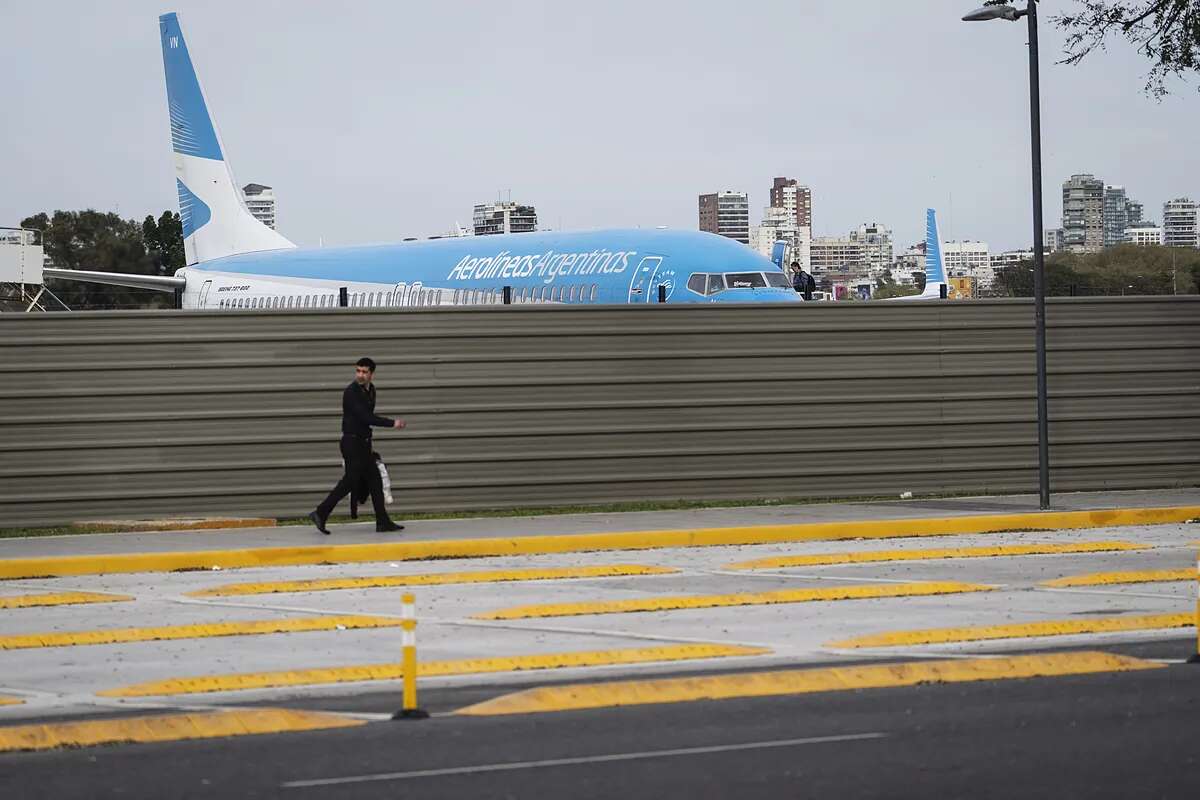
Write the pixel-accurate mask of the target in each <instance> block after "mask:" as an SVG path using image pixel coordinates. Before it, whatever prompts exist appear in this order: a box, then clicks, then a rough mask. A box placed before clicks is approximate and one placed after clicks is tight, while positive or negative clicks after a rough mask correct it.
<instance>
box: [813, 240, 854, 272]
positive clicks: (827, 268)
mask: <svg viewBox="0 0 1200 800" xmlns="http://www.w3.org/2000/svg"><path fill="white" fill-rule="evenodd" d="M864 244H865V242H862V241H860V240H858V239H852V238H850V237H849V236H814V237H813V240H812V250H811V257H810V261H811V264H812V273H813V274H814V275H816V274H819V273H824V272H842V273H850V272H856V273H857V272H866V268H867V264H866V258H865V256H864V254H863V245H864Z"/></svg>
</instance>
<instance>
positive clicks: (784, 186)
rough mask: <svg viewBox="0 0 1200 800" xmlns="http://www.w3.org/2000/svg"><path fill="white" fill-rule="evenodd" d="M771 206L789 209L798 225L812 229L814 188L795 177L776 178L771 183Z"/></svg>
mask: <svg viewBox="0 0 1200 800" xmlns="http://www.w3.org/2000/svg"><path fill="white" fill-rule="evenodd" d="M770 196H771V206H772V207H773V208H782V209H785V210H787V211H789V212H790V213H791V214H792V215H793V216H794V217H795V220H796V227H798V228H808V229H809V230H812V189H810V188H808V187H807V186H802V185H800V183H799V182H798V181H797V180H796V179H795V178H776V179H775V180H774V181H773V182H772V183H771V190H770Z"/></svg>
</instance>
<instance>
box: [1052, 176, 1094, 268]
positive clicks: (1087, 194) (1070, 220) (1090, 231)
mask: <svg viewBox="0 0 1200 800" xmlns="http://www.w3.org/2000/svg"><path fill="white" fill-rule="evenodd" d="M1062 231H1063V249H1065V250H1068V251H1070V252H1073V253H1096V252H1099V251H1100V250H1102V249H1103V248H1104V181H1102V180H1099V179H1098V178H1096V176H1095V175H1092V174H1091V173H1079V174H1076V175H1072V176H1071V177H1070V178H1068V179H1067V180H1065V181H1063V185H1062Z"/></svg>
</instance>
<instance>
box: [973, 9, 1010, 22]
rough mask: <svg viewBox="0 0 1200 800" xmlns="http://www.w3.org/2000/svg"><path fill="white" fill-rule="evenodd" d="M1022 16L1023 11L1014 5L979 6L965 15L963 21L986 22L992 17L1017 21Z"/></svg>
mask: <svg viewBox="0 0 1200 800" xmlns="http://www.w3.org/2000/svg"><path fill="white" fill-rule="evenodd" d="M1020 18H1021V12H1020V11H1017V9H1015V8H1013V7H1012V6H984V7H983V8H977V9H975V10H974V11H972V12H971V13H970V14H967V15H966V16H965V17H963V22H985V21H987V20H990V19H1006V20H1008V21H1009V22H1016V21H1017V20H1018V19H1020Z"/></svg>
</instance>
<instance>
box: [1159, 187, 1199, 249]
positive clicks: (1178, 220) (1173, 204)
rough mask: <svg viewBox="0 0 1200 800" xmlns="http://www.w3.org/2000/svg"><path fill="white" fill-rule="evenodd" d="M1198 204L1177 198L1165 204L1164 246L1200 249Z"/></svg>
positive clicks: (1183, 198) (1184, 198)
mask: <svg viewBox="0 0 1200 800" xmlns="http://www.w3.org/2000/svg"><path fill="white" fill-rule="evenodd" d="M1196 207H1197V206H1196V203H1195V202H1193V201H1192V200H1190V199H1188V198H1186V197H1177V198H1175V199H1174V200H1171V201H1170V202H1168V203H1163V224H1162V228H1163V244H1165V245H1166V246H1167V247H1200V235H1198V234H1200V231H1198V230H1197V218H1196V217H1197V214H1196Z"/></svg>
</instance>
